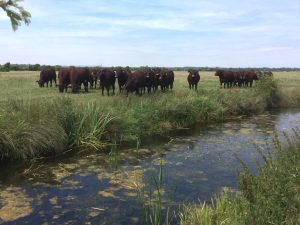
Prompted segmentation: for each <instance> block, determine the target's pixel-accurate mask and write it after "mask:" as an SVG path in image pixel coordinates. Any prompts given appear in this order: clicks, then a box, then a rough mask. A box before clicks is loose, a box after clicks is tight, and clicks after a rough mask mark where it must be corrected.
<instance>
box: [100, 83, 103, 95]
mask: <svg viewBox="0 0 300 225" xmlns="http://www.w3.org/2000/svg"><path fill="white" fill-rule="evenodd" d="M100 87H101V89H102V96H103V95H104V86H103V85H101V86H100Z"/></svg>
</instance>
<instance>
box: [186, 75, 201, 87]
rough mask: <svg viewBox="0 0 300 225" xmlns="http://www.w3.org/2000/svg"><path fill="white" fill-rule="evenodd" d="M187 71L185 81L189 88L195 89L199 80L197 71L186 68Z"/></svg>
mask: <svg viewBox="0 0 300 225" xmlns="http://www.w3.org/2000/svg"><path fill="white" fill-rule="evenodd" d="M188 72H189V75H188V77H187V81H188V83H189V88H190V89H195V90H197V87H198V83H199V81H200V75H199V72H198V71H197V70H188Z"/></svg>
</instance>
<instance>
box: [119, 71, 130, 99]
mask: <svg viewBox="0 0 300 225" xmlns="http://www.w3.org/2000/svg"><path fill="white" fill-rule="evenodd" d="M130 75H131V71H130V69H129V68H118V69H117V70H116V77H117V79H118V85H119V93H121V92H122V91H123V87H124V85H125V84H126V81H127V80H128V78H129V77H130Z"/></svg>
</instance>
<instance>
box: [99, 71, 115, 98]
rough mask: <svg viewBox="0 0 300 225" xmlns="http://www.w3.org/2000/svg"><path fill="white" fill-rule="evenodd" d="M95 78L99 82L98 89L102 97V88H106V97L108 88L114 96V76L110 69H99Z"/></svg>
mask: <svg viewBox="0 0 300 225" xmlns="http://www.w3.org/2000/svg"><path fill="white" fill-rule="evenodd" d="M97 77H98V78H99V80H100V87H101V89H102V95H104V88H106V91H107V95H108V96H109V91H110V88H112V90H113V95H114V94H115V82H116V74H115V72H114V71H113V70H112V69H109V68H104V69H99V71H98V73H97Z"/></svg>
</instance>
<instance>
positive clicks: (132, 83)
mask: <svg viewBox="0 0 300 225" xmlns="http://www.w3.org/2000/svg"><path fill="white" fill-rule="evenodd" d="M146 80H147V75H146V73H145V72H144V71H135V72H134V73H132V74H131V75H130V76H129V78H128V80H127V82H126V84H125V89H126V95H127V96H128V93H129V92H135V94H136V95H142V94H143V90H145V86H146Z"/></svg>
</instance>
